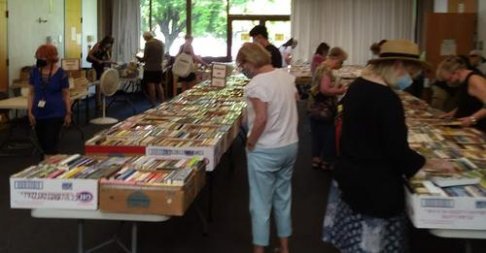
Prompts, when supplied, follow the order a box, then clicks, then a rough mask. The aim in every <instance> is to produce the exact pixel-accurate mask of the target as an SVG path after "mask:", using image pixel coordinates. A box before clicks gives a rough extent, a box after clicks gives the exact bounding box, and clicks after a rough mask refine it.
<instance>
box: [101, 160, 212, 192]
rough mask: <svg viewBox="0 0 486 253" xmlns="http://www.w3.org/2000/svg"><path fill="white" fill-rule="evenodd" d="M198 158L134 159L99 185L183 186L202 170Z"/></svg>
mask: <svg viewBox="0 0 486 253" xmlns="http://www.w3.org/2000/svg"><path fill="white" fill-rule="evenodd" d="M204 166H205V163H204V160H203V159H202V158H200V157H192V158H188V159H163V158H156V157H148V156H140V157H134V158H133V159H131V160H130V161H129V162H127V163H126V164H125V165H123V167H122V168H121V169H120V170H118V171H117V172H116V173H114V174H112V175H111V176H109V177H104V178H103V179H101V181H100V182H101V184H117V185H143V186H171V185H173V186H183V185H184V184H185V182H187V180H188V179H189V178H190V177H191V176H192V175H193V174H194V173H195V172H196V171H199V170H204Z"/></svg>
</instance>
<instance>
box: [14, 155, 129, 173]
mask: <svg viewBox="0 0 486 253" xmlns="http://www.w3.org/2000/svg"><path fill="white" fill-rule="evenodd" d="M127 160H128V158H123V157H110V158H105V159H101V158H96V157H89V156H82V155H79V154H75V155H55V156H52V157H50V158H49V159H47V160H45V161H43V162H41V163H40V164H38V165H33V166H30V167H28V168H27V169H25V170H23V171H21V172H19V173H17V174H14V175H12V178H29V179H99V178H102V177H107V176H110V175H112V174H113V173H115V172H116V171H117V170H119V169H120V168H121V166H122V165H123V164H124V163H125V162H126V161H127Z"/></svg>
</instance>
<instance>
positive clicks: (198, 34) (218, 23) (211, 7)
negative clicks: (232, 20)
mask: <svg viewBox="0 0 486 253" xmlns="http://www.w3.org/2000/svg"><path fill="white" fill-rule="evenodd" d="M226 6H227V5H226V1H225V0H219V1H218V0H192V6H191V14H192V22H191V25H192V36H193V37H194V41H193V43H192V45H193V47H194V51H195V52H196V54H198V55H202V56H226V47H227V45H226V39H227V23H228V22H227V18H228V15H227V14H226Z"/></svg>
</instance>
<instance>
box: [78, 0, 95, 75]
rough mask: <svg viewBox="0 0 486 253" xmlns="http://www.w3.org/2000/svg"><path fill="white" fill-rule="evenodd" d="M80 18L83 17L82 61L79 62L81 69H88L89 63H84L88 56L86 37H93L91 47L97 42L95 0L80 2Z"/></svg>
mask: <svg viewBox="0 0 486 253" xmlns="http://www.w3.org/2000/svg"><path fill="white" fill-rule="evenodd" d="M82 5H83V6H82V7H83V11H82V17H83V28H82V29H83V35H82V38H83V43H82V47H83V59H81V60H82V62H81V66H82V67H83V68H90V67H91V63H89V62H87V61H86V56H87V55H88V41H87V37H88V35H92V36H93V37H94V39H93V42H91V46H93V45H94V44H95V43H96V42H97V41H98V37H97V34H98V15H97V12H98V6H97V0H83V1H82Z"/></svg>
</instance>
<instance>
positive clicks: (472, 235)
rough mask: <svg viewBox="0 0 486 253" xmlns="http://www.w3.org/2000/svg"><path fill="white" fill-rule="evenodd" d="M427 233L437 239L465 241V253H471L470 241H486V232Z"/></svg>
mask: <svg viewBox="0 0 486 253" xmlns="http://www.w3.org/2000/svg"><path fill="white" fill-rule="evenodd" d="M429 232H430V233H431V234H432V235H435V236H437V237H443V238H458V239H465V247H466V248H465V251H464V252H466V253H472V246H471V241H470V239H483V240H484V239H486V230H462V229H430V230H429Z"/></svg>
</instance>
